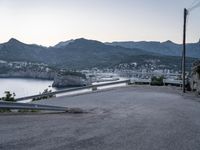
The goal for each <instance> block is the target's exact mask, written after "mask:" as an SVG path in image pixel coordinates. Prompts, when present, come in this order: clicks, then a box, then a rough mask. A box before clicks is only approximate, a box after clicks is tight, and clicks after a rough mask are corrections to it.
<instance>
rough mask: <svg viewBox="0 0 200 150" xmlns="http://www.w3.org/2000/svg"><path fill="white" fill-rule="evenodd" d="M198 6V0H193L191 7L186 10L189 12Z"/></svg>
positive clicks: (199, 5)
mask: <svg viewBox="0 0 200 150" xmlns="http://www.w3.org/2000/svg"><path fill="white" fill-rule="evenodd" d="M198 7H200V0H195V1H194V2H193V3H192V5H191V7H189V8H188V11H189V12H191V11H193V10H194V9H195V8H198Z"/></svg>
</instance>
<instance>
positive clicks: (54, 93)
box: [15, 80, 130, 101]
mask: <svg viewBox="0 0 200 150" xmlns="http://www.w3.org/2000/svg"><path fill="white" fill-rule="evenodd" d="M122 83H126V84H129V83H130V80H123V81H118V82H110V83H104V84H97V85H90V86H84V87H78V88H70V89H64V90H58V91H55V92H50V93H45V94H37V95H32V96H26V97H22V98H16V99H15V100H16V101H24V100H29V99H33V98H39V97H43V96H52V95H54V96H55V95H56V94H63V93H67V92H74V91H79V90H84V89H93V90H97V88H98V87H103V86H110V85H117V84H122Z"/></svg>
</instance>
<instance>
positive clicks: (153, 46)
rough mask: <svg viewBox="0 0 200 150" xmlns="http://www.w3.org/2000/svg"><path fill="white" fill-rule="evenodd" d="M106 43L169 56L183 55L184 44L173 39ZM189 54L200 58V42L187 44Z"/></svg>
mask: <svg viewBox="0 0 200 150" xmlns="http://www.w3.org/2000/svg"><path fill="white" fill-rule="evenodd" d="M105 44H107V45H112V46H121V47H125V48H138V49H143V50H145V51H148V52H153V53H158V54H162V55H168V56H181V55H182V44H176V43H174V42H172V41H166V42H154V41H151V42H146V41H141V42H133V41H127V42H112V43H105ZM187 56H188V57H194V58H200V42H197V43H189V44H187Z"/></svg>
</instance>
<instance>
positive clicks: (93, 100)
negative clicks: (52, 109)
mask: <svg viewBox="0 0 200 150" xmlns="http://www.w3.org/2000/svg"><path fill="white" fill-rule="evenodd" d="M45 103H48V104H51V105H60V106H70V107H81V108H84V109H85V110H87V111H89V113H85V114H67V113H57V114H32V115H30V114H24V115H0V149H1V150H4V149H5V150H12V149H17V150H27V149H29V150H55V149H56V150H63V149H66V150H199V149H200V103H199V102H197V101H196V100H192V99H191V98H187V97H183V96H181V95H180V94H177V93H176V91H175V90H173V89H168V88H158V87H154V88H148V87H126V88H118V89H115V90H110V91H105V92H98V93H93V94H86V95H79V96H74V97H62V98H57V99H52V100H48V101H41V102H40V104H45Z"/></svg>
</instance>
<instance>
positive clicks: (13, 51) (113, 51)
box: [0, 38, 156, 69]
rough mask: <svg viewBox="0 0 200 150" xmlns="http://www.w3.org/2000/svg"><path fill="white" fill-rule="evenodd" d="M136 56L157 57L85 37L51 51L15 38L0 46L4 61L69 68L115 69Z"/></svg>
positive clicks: (50, 48) (142, 51) (0, 54)
mask: <svg viewBox="0 0 200 150" xmlns="http://www.w3.org/2000/svg"><path fill="white" fill-rule="evenodd" d="M137 55H156V54H153V53H150V52H146V51H144V50H141V49H137V48H134V49H129V48H124V47H120V46H111V45H106V44H104V43H102V42H99V41H94V40H87V39H83V38H81V39H76V40H73V41H71V42H68V43H67V44H62V46H58V45H57V46H55V47H49V48H47V47H42V46H38V45H33V44H25V43H22V42H20V41H18V40H16V39H10V40H9V41H8V42H6V43H3V44H0V59H1V60H7V61H30V62H41V63H47V64H49V65H53V66H56V67H60V68H70V69H80V68H91V67H109V66H114V65H117V64H119V63H122V62H125V61H126V60H127V58H129V57H131V56H137Z"/></svg>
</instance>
